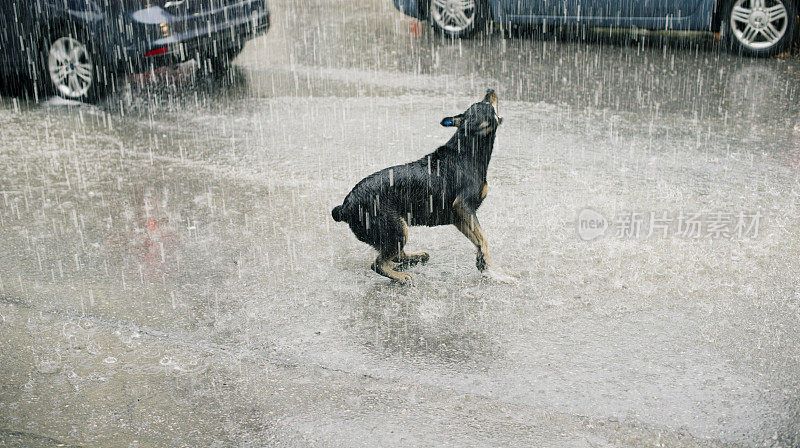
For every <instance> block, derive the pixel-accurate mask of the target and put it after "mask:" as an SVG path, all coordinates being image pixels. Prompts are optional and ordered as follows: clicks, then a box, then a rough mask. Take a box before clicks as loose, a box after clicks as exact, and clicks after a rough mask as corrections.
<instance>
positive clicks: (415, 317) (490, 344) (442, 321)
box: [348, 278, 504, 368]
mask: <svg viewBox="0 0 800 448" xmlns="http://www.w3.org/2000/svg"><path fill="white" fill-rule="evenodd" d="M436 283H437V284H436V286H434V287H433V289H436V292H435V293H433V292H432V291H431V288H430V285H427V286H426V287H425V288H412V289H409V288H402V287H398V286H397V285H393V284H389V285H386V284H382V283H381V284H376V285H374V286H372V287H371V288H368V289H367V290H366V291H365V293H364V295H363V297H362V298H361V299H360V300H358V301H357V302H356V303H354V307H353V309H352V310H351V315H350V318H349V320H348V322H349V324H348V325H349V326H350V328H351V335H352V336H353V337H355V338H356V339H358V340H359V341H360V343H361V344H363V345H364V346H365V347H367V348H369V349H370V350H374V351H376V352H378V353H379V354H380V355H381V356H386V355H398V356H401V357H404V358H408V359H409V360H416V361H420V362H425V363H443V364H455V365H464V364H470V365H475V366H483V368H486V366H488V365H490V364H492V363H496V362H498V361H499V360H500V359H502V358H503V357H504V350H503V347H502V346H501V344H500V341H499V339H498V334H497V333H496V331H497V330H498V328H497V327H495V326H493V325H491V324H490V321H491V316H487V314H486V313H487V306H488V305H487V300H486V298H485V297H483V295H482V294H481V293H479V292H477V291H475V290H472V289H470V288H469V287H468V286H467V285H465V284H464V283H462V281H461V280H459V279H456V278H451V279H450V280H449V281H446V282H436Z"/></svg>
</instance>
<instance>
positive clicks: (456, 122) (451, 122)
mask: <svg viewBox="0 0 800 448" xmlns="http://www.w3.org/2000/svg"><path fill="white" fill-rule="evenodd" d="M463 122H464V114H461V115H456V116H455V117H446V118H443V119H442V126H444V127H446V128H448V127H456V128H457V127H459V126H461V123H463Z"/></svg>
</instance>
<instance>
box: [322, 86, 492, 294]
mask: <svg viewBox="0 0 800 448" xmlns="http://www.w3.org/2000/svg"><path fill="white" fill-rule="evenodd" d="M502 121H503V119H502V118H501V117H500V116H499V115H497V94H496V93H495V92H494V91H493V90H491V89H490V90H488V91H487V92H486V95H485V96H484V97H483V100H481V101H480V102H477V103H475V104H473V105H472V106H470V108H469V109H467V111H466V112H464V113H463V114H461V115H456V116H454V117H448V118H445V119H443V120H442V123H441V124H442V126H453V127H457V128H458V129H457V130H456V133H455V135H453V137H452V138H451V139H450V140H449V141H448V142H447V143H445V144H444V145H443V146H440V147H439V148H438V149H437V150H436V151H434V152H432V153H430V154H428V155H426V156H425V157H423V158H421V159H419V160H416V161H414V162H410V163H407V164H405V165H397V166H393V167H390V168H386V169H384V170H381V171H378V172H377V173H374V174H372V175H370V176H367V177H366V178H364V179H363V180H362V181H361V182H359V183H358V184H356V186H355V187H353V189H352V190H351V191H350V194H348V195H347V197H346V198H344V202H343V203H342V205H340V206H337V207H335V208H334V209H333V211H332V212H331V214H332V215H333V219H334V220H336V221H345V222H347V223H348V224H350V229H352V230H353V233H354V234H355V235H356V237H357V238H358V239H359V240H361V241H363V242H365V243H367V244H369V245H371V246H372V247H374V248H375V249H377V250H378V252H379V254H378V258H377V259H376V260H375V263H373V264H372V270H374V271H375V272H377V273H378V274H381V275H384V276H386V277H389V278H391V279H392V280H396V281H398V282H400V283H406V282H409V281H410V280H411V279H412V277H411V275H410V274H407V273H404V272H398V271H395V270H394V269H392V268H391V262H393V261H394V262H396V263H401V264H414V263H418V262H423V263H424V262H426V261H428V258H429V255H428V254H427V253H426V252H414V253H406V252H405V251H404V250H403V247H404V246H405V244H406V241H407V240H408V226H415V225H420V226H441V225H446V224H453V225H455V226H456V227H457V228H458V230H460V231H461V233H463V234H464V235H465V236H466V237H467V238H469V240H470V241H472V243H473V244H475V247H476V248H477V250H478V255H477V262H476V265H477V267H478V269H479V270H480V271H484V270H486V269H487V268H488V267H489V248H488V247H487V242H486V236H485V235H484V234H483V230H482V229H481V226H480V224H478V218H477V216H475V212H476V211H477V210H478V207H480V205H481V202H483V199H484V198H485V197H486V192H487V188H488V186H487V184H486V170H487V168H488V167H489V160H490V159H491V157H492V148H493V147H494V138H495V132H496V131H497V127H498V126H499V125H500V123H501V122H502Z"/></svg>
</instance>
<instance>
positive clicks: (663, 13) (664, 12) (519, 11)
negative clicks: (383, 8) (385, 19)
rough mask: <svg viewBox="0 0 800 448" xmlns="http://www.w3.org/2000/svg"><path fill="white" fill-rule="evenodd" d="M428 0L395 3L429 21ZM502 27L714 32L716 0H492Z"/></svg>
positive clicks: (397, 0)
mask: <svg viewBox="0 0 800 448" xmlns="http://www.w3.org/2000/svg"><path fill="white" fill-rule="evenodd" d="M426 4H427V3H425V0H394V5H395V8H397V9H398V10H400V11H401V12H403V13H404V14H406V15H409V16H411V17H415V18H418V19H423V20H424V19H426V18H427V17H426V16H427V11H426V10H425V9H426ZM488 4H489V5H488V6H489V11H490V14H491V18H492V20H494V21H495V22H498V23H502V24H514V25H536V24H583V25H590V26H614V27H617V26H618V27H636V28H645V29H655V30H661V29H663V30H711V27H712V19H713V17H714V11H715V7H716V0H624V1H620V0H489V1H488Z"/></svg>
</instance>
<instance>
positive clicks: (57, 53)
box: [47, 37, 94, 98]
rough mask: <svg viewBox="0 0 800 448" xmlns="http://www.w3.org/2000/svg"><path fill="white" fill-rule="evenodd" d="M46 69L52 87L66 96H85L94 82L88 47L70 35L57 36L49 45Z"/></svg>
mask: <svg viewBox="0 0 800 448" xmlns="http://www.w3.org/2000/svg"><path fill="white" fill-rule="evenodd" d="M47 71H48V74H49V75H50V80H51V81H52V83H53V87H55V88H56V90H58V93H59V94H61V95H62V96H64V97H66V98H81V97H84V96H86V95H87V94H88V92H89V90H90V89H91V88H92V83H93V82H94V63H93V62H92V58H91V56H90V54H89V49H88V48H87V47H86V45H85V44H83V43H81V42H80V41H78V40H77V39H74V38H72V37H61V38H58V39H56V40H55V41H54V42H53V43H52V44H51V45H50V49H49V51H48V56H47Z"/></svg>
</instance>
